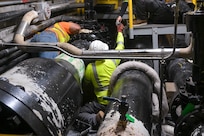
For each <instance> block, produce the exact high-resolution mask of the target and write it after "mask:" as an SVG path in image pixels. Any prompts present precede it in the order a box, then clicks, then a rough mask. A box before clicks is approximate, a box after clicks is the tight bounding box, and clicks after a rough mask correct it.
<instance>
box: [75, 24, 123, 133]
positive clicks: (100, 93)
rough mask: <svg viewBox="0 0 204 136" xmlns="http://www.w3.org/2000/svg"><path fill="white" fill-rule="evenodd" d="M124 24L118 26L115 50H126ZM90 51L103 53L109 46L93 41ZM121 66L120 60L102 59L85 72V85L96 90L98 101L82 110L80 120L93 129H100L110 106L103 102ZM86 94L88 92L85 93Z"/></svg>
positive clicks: (87, 104)
mask: <svg viewBox="0 0 204 136" xmlns="http://www.w3.org/2000/svg"><path fill="white" fill-rule="evenodd" d="M123 28H124V26H123V24H122V23H121V24H119V25H118V26H117V31H118V34H117V40H116V42H117V46H116V48H115V50H123V49H124V37H123V33H122V30H123ZM89 50H91V51H103V50H109V46H108V45H107V44H106V43H104V42H102V41H99V40H95V41H93V42H92V43H91V44H90V46H89ZM119 64H120V59H100V60H96V61H94V62H92V63H89V64H88V65H87V67H86V70H85V75H84V80H83V81H84V85H85V86H86V87H87V86H89V85H90V84H91V85H92V86H93V88H94V94H95V96H96V100H94V101H90V102H88V103H86V104H85V105H84V106H83V107H82V108H81V110H80V112H79V115H78V119H80V120H82V121H85V122H87V123H89V124H90V125H91V126H92V128H93V129H98V127H99V125H100V123H101V121H102V119H103V117H104V110H105V107H106V105H107V104H108V101H107V100H103V97H107V96H110V95H111V93H110V91H109V90H108V87H109V82H110V78H111V75H112V73H113V71H114V70H115V69H116V67H117V66H118V65H119ZM85 93H86V92H85Z"/></svg>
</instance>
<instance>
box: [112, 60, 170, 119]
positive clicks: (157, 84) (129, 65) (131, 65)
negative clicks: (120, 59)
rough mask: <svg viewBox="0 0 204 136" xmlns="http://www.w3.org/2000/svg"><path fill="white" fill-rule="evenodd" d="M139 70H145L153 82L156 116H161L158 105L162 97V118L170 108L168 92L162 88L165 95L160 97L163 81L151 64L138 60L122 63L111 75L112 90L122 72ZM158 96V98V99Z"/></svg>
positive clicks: (154, 112) (154, 113)
mask: <svg viewBox="0 0 204 136" xmlns="http://www.w3.org/2000/svg"><path fill="white" fill-rule="evenodd" d="M132 69H134V70H139V71H142V72H144V73H145V74H146V75H147V76H148V77H149V78H150V79H151V81H152V82H153V94H156V95H153V108H152V109H153V112H152V113H153V115H155V116H157V117H158V116H159V106H158V102H159V100H158V99H160V100H161V99H162V105H161V106H162V118H164V117H165V116H166V115H167V113H168V110H169V107H168V102H167V97H166V92H165V90H164V88H162V90H163V97H162V98H160V93H161V91H160V90H161V81H160V78H159V75H158V73H157V72H156V71H155V70H154V69H153V68H152V67H150V66H148V65H147V64H145V63H142V62H138V61H128V62H125V63H123V64H121V65H119V66H118V67H117V69H116V70H115V71H114V73H113V74H112V76H111V80H110V90H113V87H114V86H115V84H116V82H117V79H118V76H120V74H121V73H123V72H124V71H126V70H132ZM157 98H158V99H157Z"/></svg>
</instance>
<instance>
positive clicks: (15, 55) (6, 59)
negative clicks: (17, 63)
mask: <svg viewBox="0 0 204 136" xmlns="http://www.w3.org/2000/svg"><path fill="white" fill-rule="evenodd" d="M23 53H24V52H23V51H22V50H18V51H15V52H14V53H13V54H11V55H9V56H6V57H3V58H2V59H0V66H2V65H5V64H6V63H8V62H9V61H12V60H13V59H15V58H18V57H19V56H21V55H22V54H23Z"/></svg>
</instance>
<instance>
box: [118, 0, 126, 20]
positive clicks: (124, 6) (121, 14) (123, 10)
mask: <svg viewBox="0 0 204 136" xmlns="http://www.w3.org/2000/svg"><path fill="white" fill-rule="evenodd" d="M127 7H128V0H124V1H123V3H122V5H121V9H120V14H119V16H121V17H123V15H124V14H125V12H126V9H127Z"/></svg>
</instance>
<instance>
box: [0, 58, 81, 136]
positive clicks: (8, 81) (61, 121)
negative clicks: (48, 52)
mask: <svg viewBox="0 0 204 136" xmlns="http://www.w3.org/2000/svg"><path fill="white" fill-rule="evenodd" d="M0 77H1V79H2V80H0V94H1V95H0V107H1V110H0V114H1V115H4V116H3V117H4V118H0V122H1V124H0V133H7V134H28V133H30V134H33V135H42V136H49V135H52V136H57V135H58V136H60V135H64V134H65V132H66V129H67V128H68V127H69V125H71V124H72V123H73V120H74V117H75V114H76V113H77V111H78V108H79V107H80V106H81V104H82V91H81V85H80V77H79V75H78V73H77V70H76V69H75V67H74V66H73V65H72V64H71V63H69V62H67V61H65V60H62V59H54V60H52V59H43V58H30V59H27V60H24V61H22V62H21V63H19V64H18V65H16V66H15V67H13V68H12V69H10V70H8V71H6V72H5V73H3V74H2V75H0ZM7 113H11V114H7Z"/></svg>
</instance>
